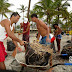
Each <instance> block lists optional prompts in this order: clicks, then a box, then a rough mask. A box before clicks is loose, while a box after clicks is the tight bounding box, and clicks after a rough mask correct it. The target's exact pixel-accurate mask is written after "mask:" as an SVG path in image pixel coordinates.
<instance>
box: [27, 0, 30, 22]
mask: <svg viewBox="0 0 72 72" xmlns="http://www.w3.org/2000/svg"><path fill="white" fill-rule="evenodd" d="M30 3H31V0H29V6H28V14H27V18H28V21H29V12H30Z"/></svg>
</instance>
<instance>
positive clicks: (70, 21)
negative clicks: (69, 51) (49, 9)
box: [68, 13, 72, 47]
mask: <svg viewBox="0 0 72 72" xmlns="http://www.w3.org/2000/svg"><path fill="white" fill-rule="evenodd" d="M68 24H69V26H70V30H71V31H72V13H70V15H69V21H68ZM71 47H72V32H71Z"/></svg>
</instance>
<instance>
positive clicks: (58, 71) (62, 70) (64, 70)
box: [4, 33, 72, 72]
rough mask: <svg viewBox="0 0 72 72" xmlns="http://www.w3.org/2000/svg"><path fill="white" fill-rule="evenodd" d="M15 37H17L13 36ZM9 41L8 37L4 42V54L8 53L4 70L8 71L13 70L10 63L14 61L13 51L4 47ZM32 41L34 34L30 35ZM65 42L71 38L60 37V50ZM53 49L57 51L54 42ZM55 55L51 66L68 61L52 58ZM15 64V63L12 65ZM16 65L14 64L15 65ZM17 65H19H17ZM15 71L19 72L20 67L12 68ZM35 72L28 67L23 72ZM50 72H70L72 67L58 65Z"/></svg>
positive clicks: (20, 37)
mask: <svg viewBox="0 0 72 72" xmlns="http://www.w3.org/2000/svg"><path fill="white" fill-rule="evenodd" d="M15 35H16V36H17V37H18V35H17V34H15ZM18 38H19V39H22V35H20V36H19V37H18ZM8 39H10V38H9V37H8V38H7V39H6V40H5V41H4V46H5V48H6V52H7V53H8V57H7V58H6V59H5V65H6V69H10V70H14V69H13V67H11V63H12V61H13V60H15V58H13V57H12V56H11V55H12V52H13V51H7V45H6V42H7V40H8ZM33 40H36V37H35V33H34V34H32V33H31V34H30V42H33ZM67 40H71V36H69V37H67V36H62V40H61V50H62V48H63V46H64V45H66V44H67V43H66V41H67ZM21 48H22V50H24V47H23V46H21ZM55 49H56V50H57V46H56V41H55ZM56 55H57V54H54V55H53V61H52V62H53V65H54V64H57V63H66V62H67V63H68V62H69V60H64V59H61V58H60V57H58V56H57V57H54V56H56ZM14 64H15V63H14ZM15 65H16V64H15ZM18 65H19V64H18ZM14 68H15V70H17V71H20V70H21V66H16V67H14ZM36 71H37V70H36V69H32V68H28V67H25V68H24V70H23V72H36ZM38 72H46V71H40V70H38ZM52 72H72V66H64V65H60V66H56V67H54V70H53V71H52Z"/></svg>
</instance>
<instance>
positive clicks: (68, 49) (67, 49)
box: [61, 43, 72, 59]
mask: <svg viewBox="0 0 72 72" xmlns="http://www.w3.org/2000/svg"><path fill="white" fill-rule="evenodd" d="M61 54H68V55H67V56H61V57H62V58H63V59H69V56H72V47H71V43H70V44H67V45H65V46H63V50H62V51H61Z"/></svg>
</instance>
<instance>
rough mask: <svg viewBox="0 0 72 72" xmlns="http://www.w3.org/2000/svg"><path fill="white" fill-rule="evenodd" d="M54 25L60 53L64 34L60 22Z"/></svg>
mask: <svg viewBox="0 0 72 72" xmlns="http://www.w3.org/2000/svg"><path fill="white" fill-rule="evenodd" d="M53 27H54V28H55V32H54V36H55V37H56V42H57V47H58V51H57V52H58V53H60V42H61V39H62V35H61V32H62V30H61V28H60V27H59V26H58V24H54V25H53Z"/></svg>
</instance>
